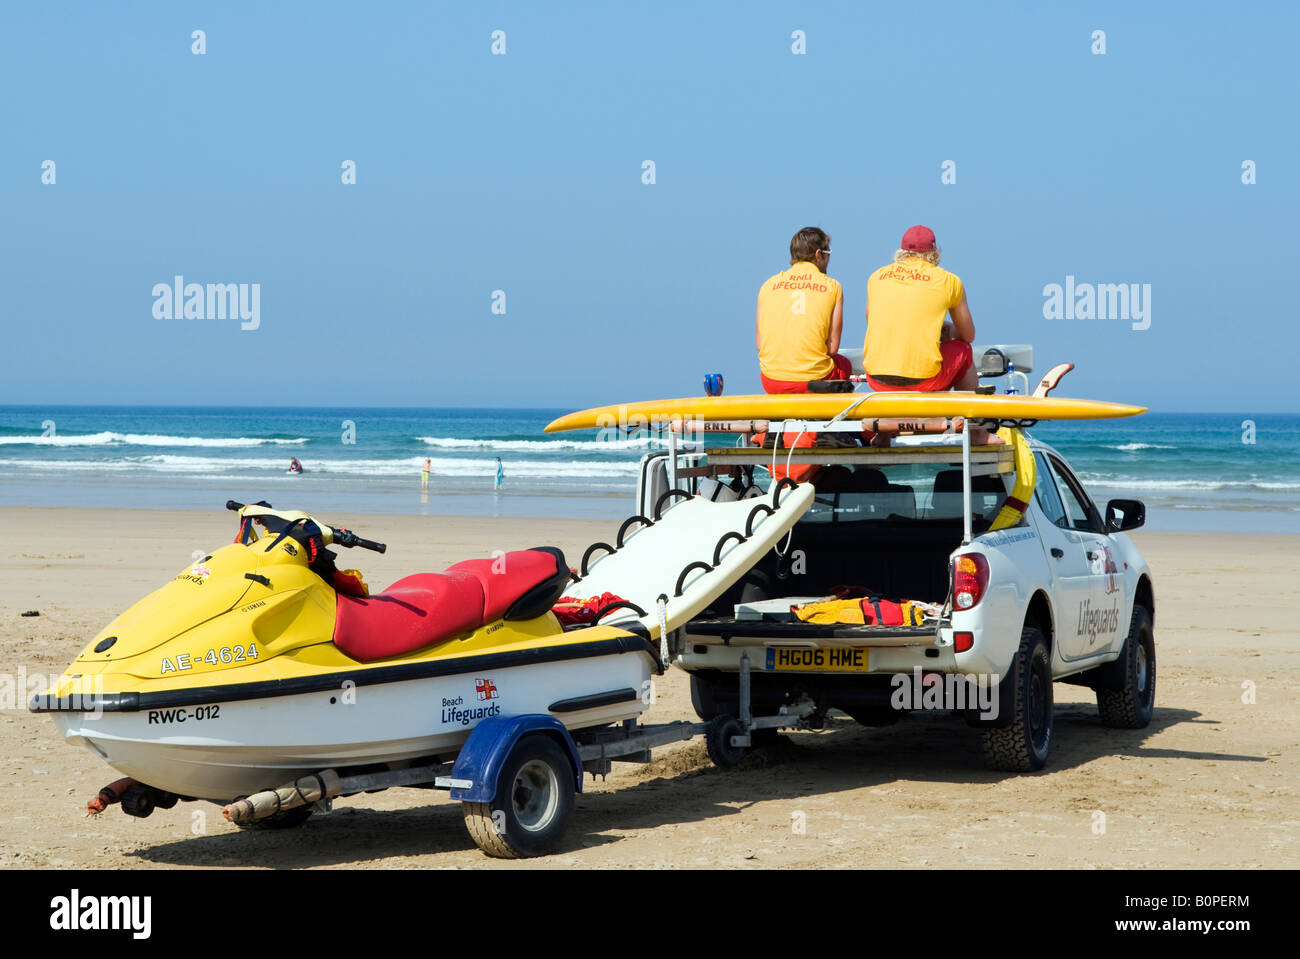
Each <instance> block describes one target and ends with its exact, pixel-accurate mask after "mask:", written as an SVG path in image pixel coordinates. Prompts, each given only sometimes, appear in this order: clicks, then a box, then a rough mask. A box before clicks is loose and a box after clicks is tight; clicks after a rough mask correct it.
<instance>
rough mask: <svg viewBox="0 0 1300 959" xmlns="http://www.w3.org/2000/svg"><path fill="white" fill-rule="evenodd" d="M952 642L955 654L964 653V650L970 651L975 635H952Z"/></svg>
mask: <svg viewBox="0 0 1300 959" xmlns="http://www.w3.org/2000/svg"><path fill="white" fill-rule="evenodd" d="M952 642H953V648H954V649H955V651H956V652H959V653H964V652H966V650H968V649H970V648H971V647H972V646H974V645H975V634H974V633H953V634H952Z"/></svg>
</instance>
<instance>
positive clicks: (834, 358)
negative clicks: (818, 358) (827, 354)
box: [758, 353, 853, 393]
mask: <svg viewBox="0 0 1300 959" xmlns="http://www.w3.org/2000/svg"><path fill="white" fill-rule="evenodd" d="M831 362H832V363H834V364H835V369H833V370H831V371H830V373H829V374H827V375H826V376H823V377H822V379H823V380H847V379H848V378H849V374H851V373H852V372H853V364H852V363H851V362H850V361H849V360H848V358H846V357H843V356H840V354H838V353H832V354H831ZM758 377H759V379H760V380H762V381H763V392H765V393H807V392H808V382H807V381H792V380H772V379H768V378H767V377H766V376H764V375H763V374H762V373H761V372H760V373H759V374H758Z"/></svg>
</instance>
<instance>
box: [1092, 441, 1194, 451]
mask: <svg viewBox="0 0 1300 959" xmlns="http://www.w3.org/2000/svg"><path fill="white" fill-rule="evenodd" d="M1181 448H1182V447H1179V446H1166V445H1165V444H1163V443H1122V444H1120V445H1119V446H1110V445H1103V446H1102V449H1104V450H1119V451H1120V452H1121V453H1136V452H1137V451H1138V450H1176V449H1181Z"/></svg>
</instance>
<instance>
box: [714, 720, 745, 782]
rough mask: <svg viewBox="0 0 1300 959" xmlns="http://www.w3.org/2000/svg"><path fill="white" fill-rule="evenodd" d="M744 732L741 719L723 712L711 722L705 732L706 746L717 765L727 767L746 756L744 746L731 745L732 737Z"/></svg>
mask: <svg viewBox="0 0 1300 959" xmlns="http://www.w3.org/2000/svg"><path fill="white" fill-rule="evenodd" d="M743 732H744V730H743V729H742V728H741V727H740V720H739V719H736V718H735V717H734V716H728V715H726V714H723V715H721V716H716V717H714V718H713V720H711V721H710V722H709V728H708V729H707V730H705V733H704V746H705V748H706V749H707V750H708V751H709V758H710V759H712V760H713V764H714V765H715V766H721V767H722V768H724V769H725V768H727V767H728V766H734V765H736V764H737V763H738V762H740V761H741V760H742V759H744V758H745V747H744V746H733V745H731V737H732V736H739V735H741V734H742V733H743Z"/></svg>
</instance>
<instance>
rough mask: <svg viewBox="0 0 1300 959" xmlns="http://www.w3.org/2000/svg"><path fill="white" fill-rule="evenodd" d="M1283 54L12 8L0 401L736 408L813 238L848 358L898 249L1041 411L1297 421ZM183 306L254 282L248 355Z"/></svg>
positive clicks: (1207, 33) (970, 11)
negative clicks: (947, 176) (704, 386)
mask: <svg viewBox="0 0 1300 959" xmlns="http://www.w3.org/2000/svg"><path fill="white" fill-rule="evenodd" d="M1297 28H1300V15H1297V13H1296V12H1295V7H1294V5H1292V4H1283V3H1273V4H1269V3H1258V4H1248V5H1245V6H1242V7H1234V8H1232V9H1231V11H1229V9H1228V8H1226V7H1223V6H1221V5H1220V6H1217V7H1216V6H1212V5H1208V4H1187V3H1177V4H1174V3H1159V4H1156V3H1151V4H1141V5H1127V4H1088V5H1086V6H1084V5H1071V6H1070V7H1068V8H1067V7H1066V6H1065V5H1058V4H1050V5H1048V4H1036V3H1024V4H999V3H992V4H968V3H955V4H945V3H925V4H919V3H912V4H861V3H819V4H810V5H807V6H806V7H803V8H800V7H799V6H798V5H792V4H788V3H785V4H779V3H762V4H757V3H745V4H741V3H734V4H731V3H698V2H697V3H689V4H687V3H672V2H668V3H657V4H647V5H632V4H617V5H615V4H525V3H497V4H493V3H476V4H472V5H467V4H435V3H409V4H401V3H376V4H331V3H314V4H286V5H280V4H255V3H222V4H215V3H214V4H201V3H187V4H173V3H121V4H112V5H108V4H104V5H101V4H92V3H89V2H84V3H80V4H65V5H60V6H57V7H55V6H54V5H48V4H47V5H34V4H30V5H29V4H24V5H17V4H8V5H5V7H4V9H3V12H2V13H0V80H3V83H4V88H5V90H6V91H7V92H6V96H5V97H4V98H3V102H0V137H2V138H3V150H0V183H3V191H2V192H0V288H2V289H3V293H4V295H3V299H2V300H0V303H2V304H3V307H2V308H3V311H4V315H3V322H4V337H5V343H6V345H5V347H4V349H3V350H0V373H2V374H3V376H2V377H0V403H33V404H75V403H150V404H178V405H188V404H230V405H245V404H247V405H256V406H276V405H318V404H330V405H336V406H337V405H348V404H356V405H359V406H360V405H373V406H379V405H411V406H431V405H466V406H546V407H566V406H573V407H579V406H589V405H594V404H598V403H606V402H617V401H620V400H629V399H645V398H653V397H656V396H679V395H691V394H694V393H697V392H699V391H700V379H701V376H702V374H703V373H705V372H712V371H717V372H722V373H723V374H724V375H725V376H726V378H727V389H728V392H730V393H736V392H742V391H743V392H756V391H757V389H758V375H757V360H756V357H755V354H754V347H753V309H754V297H755V294H756V292H757V288H758V286H759V284H760V283H761V282H762V281H763V280H764V279H765V278H766V277H767V276H769V275H770V274H771V273H774V272H776V271H777V270H780V269H782V268H784V266H785V265H787V260H788V256H787V249H788V244H789V239H790V235H791V234H792V233H793V232H794V231H795V230H797V229H798V228H800V227H802V226H805V225H809V224H816V225H820V226H822V227H823V228H825V229H826V230H828V231H829V232H830V233H831V234H832V236H833V243H832V247H833V250H834V255H833V257H832V261H831V267H830V272H831V274H832V275H833V276H836V277H837V278H838V279H839V280H840V281H841V282H842V283H843V285H844V289H845V300H846V302H845V319H846V322H845V337H844V341H845V345H846V346H850V345H860V343H861V338H862V334H863V321H862V309H863V306H864V303H865V295H866V293H865V290H866V277H867V275H868V273H869V271H870V270H871V269H872V268H874V267H876V266H879V265H881V264H882V263H884V262H885V261H886V260H887V259H888V258H889V256H890V255H891V253H892V251H893V250H894V248H895V247H896V245H897V243H898V239H899V236H900V235H901V233H902V232H903V230H904V229H905V228H906V227H907V226H909V225H911V224H912V223H918V222H919V223H925V224H927V225H929V226H931V227H933V228H934V230H935V232H936V233H937V234H938V237H939V240H940V243H941V245H942V246H943V247H944V251H945V253H944V265H945V266H947V267H949V268H950V269H952V270H953V271H954V272H956V273H958V274H959V275H960V276H961V277H962V279H963V281H964V282H965V284H966V288H967V292H968V295H969V298H970V303H971V307H972V311H973V314H974V317H975V322H976V326H977V329H978V333H979V337H978V339H979V341H980V342H982V343H989V342H1032V343H1033V344H1035V346H1036V349H1037V356H1038V364H1039V367H1040V369H1045V368H1046V367H1047V366H1048V365H1050V364H1051V363H1053V362H1056V361H1059V360H1065V359H1069V360H1073V361H1074V362H1075V363H1076V364H1077V366H1078V368H1077V370H1076V371H1075V372H1074V373H1073V374H1072V375H1071V378H1070V379H1069V380H1067V383H1066V386H1065V387H1063V388H1062V392H1063V393H1066V394H1068V395H1078V396H1088V397H1095V398H1104V399H1114V400H1121V401H1129V402H1137V403H1142V404H1146V405H1149V406H1151V407H1152V408H1153V409H1160V410H1168V411H1178V410H1191V411H1198V410H1206V411H1236V412H1246V413H1264V412H1270V411H1272V412H1287V411H1295V410H1297V409H1300V404H1297V402H1296V400H1295V398H1294V396H1293V387H1292V385H1291V384H1292V382H1293V381H1294V366H1295V362H1296V358H1297V355H1298V353H1300V350H1297V348H1296V340H1295V337H1294V333H1293V327H1294V322H1295V316H1296V312H1297V311H1296V306H1295V299H1296V298H1295V288H1296V282H1295V279H1294V276H1295V267H1294V264H1295V263H1296V262H1297V260H1298V259H1300V239H1297V230H1296V222H1297V219H1298V218H1300V189H1298V188H1297V162H1298V160H1300V150H1298V149H1297V148H1298V147H1300V133H1297V125H1296V122H1295V118H1296V107H1295V100H1294V98H1295V92H1296V84H1295V81H1294V77H1293V75H1292V70H1293V63H1294V50H1293V44H1294V36H1295V35H1296V33H1297ZM196 29H201V30H204V31H205V34H206V53H205V54H204V55H202V56H197V55H195V54H193V53H192V52H191V45H192V42H193V41H192V39H191V33H192V31H193V30H196ZM494 30H502V31H504V32H505V36H506V54H505V55H504V56H494V55H492V53H491V44H492V39H491V34H492V32H493V31H494ZM795 30H802V31H804V34H805V37H806V50H807V52H806V54H804V55H795V54H794V53H793V52H792V49H791V46H792V43H793V40H792V38H791V34H792V32H793V31H795ZM1094 30H1104V31H1105V42H1106V53H1105V54H1104V55H1095V54H1094V53H1092V46H1093V39H1092V34H1093V31H1094ZM46 160H53V161H54V162H55V164H56V167H55V171H56V182H55V184H53V185H47V184H43V183H42V182H41V176H42V163H43V162H44V161H46ZM345 160H352V161H354V162H355V163H356V179H357V182H356V184H355V185H344V184H342V183H341V182H340V172H341V169H340V167H341V164H342V163H343V161H345ZM645 160H653V161H654V163H655V166H656V171H655V172H656V182H655V183H654V184H653V185H646V184H643V183H642V163H643V161H645ZM948 160H951V161H953V162H954V163H955V164H956V174H957V176H956V183H955V184H944V183H941V178H940V174H941V165H942V164H943V163H944V161H948ZM1246 160H1250V161H1253V162H1254V163H1255V164H1256V176H1257V182H1256V183H1255V184H1254V185H1244V184H1243V183H1242V163H1243V161H1246ZM176 274H181V275H183V276H184V277H185V279H186V281H187V282H199V283H259V284H260V285H261V304H260V324H261V325H260V327H259V328H258V329H257V330H255V331H241V330H240V329H239V324H238V322H237V321H230V320H216V319H203V320H157V319H155V318H154V316H153V312H152V310H153V305H154V298H153V295H152V289H153V287H154V285H155V284H158V283H170V282H171V281H172V277H173V276H175V275H176ZM1067 275H1072V276H1074V277H1075V278H1076V281H1077V282H1079V283H1085V282H1086V283H1138V284H1150V285H1151V291H1152V292H1151V325H1150V328H1149V329H1146V330H1143V331H1135V330H1133V329H1132V328H1131V324H1130V323H1128V322H1125V321H1122V320H1070V321H1067V320H1048V319H1044V317H1043V302H1044V296H1043V287H1044V286H1045V285H1047V284H1050V283H1064V282H1065V278H1066V276H1067ZM494 290H503V291H505V294H506V300H505V303H506V313H505V315H494V314H493V313H492V309H491V308H492V293H493V291H494Z"/></svg>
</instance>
